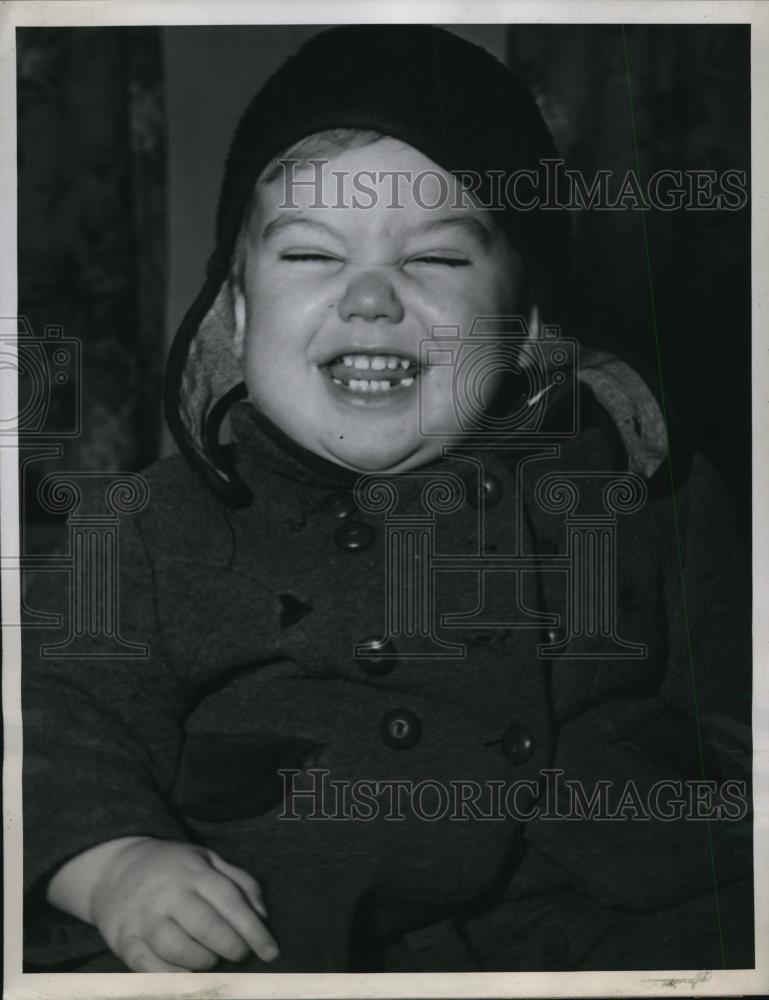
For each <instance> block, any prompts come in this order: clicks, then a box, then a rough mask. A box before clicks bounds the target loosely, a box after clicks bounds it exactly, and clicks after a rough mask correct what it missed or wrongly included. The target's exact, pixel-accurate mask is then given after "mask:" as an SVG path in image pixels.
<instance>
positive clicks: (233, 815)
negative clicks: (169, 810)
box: [171, 733, 320, 823]
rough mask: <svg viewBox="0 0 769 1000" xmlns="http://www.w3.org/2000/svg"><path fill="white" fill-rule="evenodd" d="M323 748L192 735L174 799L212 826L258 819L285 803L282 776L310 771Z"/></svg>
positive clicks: (301, 742) (255, 737)
mask: <svg viewBox="0 0 769 1000" xmlns="http://www.w3.org/2000/svg"><path fill="white" fill-rule="evenodd" d="M319 746H320V744H318V743H314V742H313V741H312V740H307V739H301V738H299V737H290V736H282V735H279V734H269V733H267V734H265V733H261V734H220V733H192V734H188V735H187V736H186V737H185V740H184V745H183V747H182V752H181V757H180V760H179V767H178V769H177V773H176V779H175V782H174V787H173V791H172V796H171V797H172V800H173V802H174V804H175V805H176V806H177V807H178V808H179V809H180V810H181V811H182V812H183V813H184V814H185V815H187V816H189V817H190V818H191V819H198V820H204V821H207V822H212V823H217V822H226V821H228V820H237V819H246V818H248V817H250V816H259V815H261V814H262V813H265V812H269V810H270V809H272V808H274V807H275V806H276V805H278V804H279V803H280V802H281V801H282V800H283V790H284V789H283V778H282V776H281V775H280V774H279V773H278V771H279V770H280V769H282V768H289V769H292V768H301V767H303V766H304V767H306V766H307V762H308V760H309V759H310V758H311V757H312V754H313V751H315V750H317V749H318V747H319Z"/></svg>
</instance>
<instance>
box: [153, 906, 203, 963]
mask: <svg viewBox="0 0 769 1000" xmlns="http://www.w3.org/2000/svg"><path fill="white" fill-rule="evenodd" d="M147 941H148V944H149V946H150V948H152V950H153V952H154V953H155V954H156V955H157V956H158V957H159V958H160V959H161V960H162V961H164V962H171V963H172V964H173V965H180V966H182V967H183V968H185V969H189V970H191V971H192V972H204V971H206V970H207V969H212V968H213V967H214V966H215V965H216V963H217V961H218V960H219V956H218V955H217V954H216V953H215V952H213V951H211V950H210V949H209V948H207V947H206V946H205V945H204V944H202V943H200V942H199V941H196V940H195V939H194V938H193V937H191V936H190V935H189V934H188V933H187V931H186V929H185V928H184V927H182V926H180V925H179V924H178V923H177V922H176V921H175V920H174V919H172V918H171V919H168V918H167V919H164V920H161V921H159V922H158V923H157V925H156V926H155V927H153V928H152V931H151V932H150V933H149V934H148V935H147Z"/></svg>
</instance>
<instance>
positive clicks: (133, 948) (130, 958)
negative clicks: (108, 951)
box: [115, 936, 190, 972]
mask: <svg viewBox="0 0 769 1000" xmlns="http://www.w3.org/2000/svg"><path fill="white" fill-rule="evenodd" d="M115 954H116V955H117V957H118V958H120V959H122V961H123V962H125V964H126V965H127V966H128V968H129V969H130V970H131V972H189V971H190V970H189V969H185V968H184V966H181V965H174V964H173V963H172V962H166V961H164V960H163V959H162V958H161V957H160V956H159V955H156V954H155V952H154V951H153V950H152V948H150V946H149V944H147V942H146V941H145V940H144V939H143V938H140V937H136V936H132V937H130V938H129V939H128V941H126V943H125V945H124V946H123V947H122V948H120V949H115Z"/></svg>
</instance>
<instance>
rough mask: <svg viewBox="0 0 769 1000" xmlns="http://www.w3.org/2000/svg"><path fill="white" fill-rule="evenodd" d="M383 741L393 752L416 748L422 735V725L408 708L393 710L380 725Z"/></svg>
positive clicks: (387, 713)
mask: <svg viewBox="0 0 769 1000" xmlns="http://www.w3.org/2000/svg"><path fill="white" fill-rule="evenodd" d="M379 732H380V733H381V735H382V739H383V740H384V742H385V743H386V744H387V746H388V747H391V748H392V749H393V750H408V749H409V748H410V747H413V746H416V744H417V743H418V742H419V737H420V736H421V735H422V723H421V722H420V721H419V718H418V716H416V715H414V713H413V712H410V711H409V710H408V709H407V708H393V709H392V710H391V711H390V712H386V713H385V714H384V715H383V716H382V721H381V722H380V723H379Z"/></svg>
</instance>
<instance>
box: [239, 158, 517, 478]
mask: <svg viewBox="0 0 769 1000" xmlns="http://www.w3.org/2000/svg"><path fill="white" fill-rule="evenodd" d="M325 159H327V160H328V161H329V162H328V163H327V164H326V166H324V168H323V175H322V185H323V187H322V192H319V191H318V190H317V189H316V188H314V187H313V186H312V185H302V186H300V185H299V184H297V183H296V182H297V181H300V180H301V181H306V180H314V179H315V178H316V171H315V168H314V167H312V166H309V165H308V166H306V167H298V168H297V169H296V171H295V173H294V182H295V183H294V185H293V187H292V188H291V191H290V194H289V197H288V199H287V190H286V184H287V181H286V178H285V177H283V176H282V175H281V176H279V177H278V178H277V179H275V180H273V181H272V182H271V183H268V184H260V185H259V189H258V192H257V198H258V204H257V208H256V211H255V213H254V216H253V220H252V224H251V226H250V231H249V234H248V241H247V249H246V251H245V263H244V268H243V276H244V277H243V287H242V289H241V288H236V289H235V314H236V328H237V332H236V341H235V351H236V354H237V356H238V357H239V358H241V359H242V362H243V365H244V369H245V381H246V384H247V387H248V390H249V394H250V397H251V399H252V400H253V402H254V403H255V405H256V406H257V407H258V408H259V409H260V410H261V411H262V412H263V413H264V414H265V415H266V416H268V417H269V418H270V419H271V420H272V421H273V423H275V424H277V425H278V427H280V428H281V430H283V431H284V432H285V433H287V434H288V435H289V436H290V437H292V438H293V439H294V440H295V441H296V442H297V443H298V444H300V445H302V446H303V447H305V448H307V449H309V450H310V451H312V452H314V453H316V454H318V455H320V456H322V457H323V458H326V459H329V460H331V461H333V462H336V463H338V464H341V465H344V466H347V467H349V468H352V469H357V470H361V471H372V470H381V471H403V470H406V469H410V468H414V467H416V466H419V465H421V464H423V463H425V462H427V461H430V460H431V459H433V458H435V457H437V456H438V455H439V454H440V449H441V446H442V445H443V444H445V443H448V442H449V441H451V440H452V439H454V438H456V436H457V434H458V433H459V432H460V430H461V427H460V420H464V421H465V422H466V419H467V418H466V416H464V417H462V416H460V417H457V415H456V412H455V410H456V408H455V394H456V388H455V385H454V377H453V376H454V371H453V368H452V366H451V365H446V364H436V365H432V364H430V365H427V366H424V367H419V365H418V361H419V358H420V343H421V342H422V341H424V340H426V339H427V338H430V337H431V331H432V330H433V328H435V327H446V326H452V327H457V326H458V327H459V328H460V333H461V335H462V336H467V334H468V332H469V331H470V329H471V327H472V324H473V320H474V319H475V317H477V316H493V315H500V314H508V315H509V314H510V313H512V312H515V309H516V306H517V305H518V301H517V299H518V296H517V291H518V287H517V286H518V284H519V276H520V264H519V261H518V258H517V257H516V255H515V253H514V251H513V250H512V248H511V246H510V244H509V242H508V240H507V239H506V237H505V236H504V235H503V234H502V233H501V231H499V230H498V228H497V226H496V224H495V222H494V220H493V218H492V217H491V215H490V213H488V212H484V211H482V210H479V209H475V208H471V207H465V206H463V205H462V204H461V202H459V206H460V207H457V199H456V198H454V197H453V193H454V191H455V184H456V182H455V180H454V178H453V177H452V176H451V175H450V174H448V173H446V172H445V171H443V170H442V169H441V168H440V167H438V166H437V165H436V164H435V163H433V162H432V161H431V160H428V159H427V157H425V156H423V155H422V154H421V153H419V152H417V150H415V149H413V148H412V147H411V146H407V145H405V144H404V143H401V142H399V141H397V140H395V139H389V138H387V139H381V140H379V141H377V142H375V143H373V144H371V145H367V146H363V147H361V148H357V149H348V150H345V151H343V152H340V153H338V154H336V155H331V156H328V157H325ZM361 171H368V172H369V173H366V174H365V175H363V174H361ZM393 171H405V172H406V176H407V178H415V177H416V176H417V175H418V174H420V173H422V172H424V171H429V172H430V173H427V174H424V175H423V177H422V180H421V182H420V184H419V186H415V185H414V184H412V183H409V181H408V180H401V181H400V182H399V188H398V190H397V191H396V195H397V197H394V195H393V184H394V180H393V177H394V176H396V175H393V173H392V172H393ZM340 172H343V173H342V174H341V175H340ZM370 172H374V176H373V177H372V174H371V173H370ZM385 172H390V173H389V174H388V173H385ZM318 173H319V172H318ZM436 174H439V175H441V177H442V178H443V182H441V181H440V180H439V179H438V177H436ZM356 176H357V178H358V182H357V183H358V184H359V188H358V189H357V190H356V189H355V188H354V186H353V184H354V182H353V178H354V177H356ZM340 184H342V185H343V188H342V189H341V193H340ZM364 186H365V187H366V188H368V189H370V190H371V191H372V193H371V194H367V193H362V188H363V187H364ZM447 191H448V192H451V196H449V197H445V195H446V192H447ZM398 192H399V193H398ZM319 195H320V197H319ZM441 195H443V198H442V197H441ZM354 198H356V199H357V202H356V201H355V200H354ZM287 200H288V202H289V204H291V203H293V205H295V206H299V208H298V209H297V208H289V207H280V206H281V205H282V204H283V205H285V203H286V201H287ZM437 202H440V204H439V205H438V207H435V208H434V207H432V206H433V205H435V204H436V203H437ZM372 203H373V204H372ZM398 206H401V207H398ZM444 336H445V332H444ZM490 350H491V351H495V350H496V348H495V347H493V346H492V347H491V348H490ZM490 360H491V361H492V363H491V365H490V366H486V370H487V371H491V372H494V364H493V358H491V359H490ZM494 377H496V376H493V377H492V379H488V378H487V379H486V380H485V383H484V390H486V391H490V389H491V388H493V386H492V383H493V378H494ZM385 383H389V387H388V386H387V385H385ZM420 383H421V384H420ZM464 405H465V406H467V401H465V404H464ZM420 408H421V420H420ZM465 413H466V411H465ZM424 431H426V432H427V433H424ZM431 431H432V432H433V433H435V432H437V431H440V433H441V434H442V436H440V437H438V436H433V434H431V433H430V432H431ZM444 432H445V433H444Z"/></svg>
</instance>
